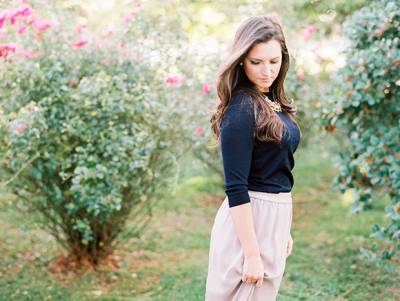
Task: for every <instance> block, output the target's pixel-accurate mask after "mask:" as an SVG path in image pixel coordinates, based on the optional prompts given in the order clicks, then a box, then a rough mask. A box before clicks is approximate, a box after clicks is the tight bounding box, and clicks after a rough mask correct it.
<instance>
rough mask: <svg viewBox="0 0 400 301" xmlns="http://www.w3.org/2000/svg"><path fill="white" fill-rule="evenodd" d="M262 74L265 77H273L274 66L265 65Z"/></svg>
mask: <svg viewBox="0 0 400 301" xmlns="http://www.w3.org/2000/svg"><path fill="white" fill-rule="evenodd" d="M261 73H262V75H263V76H267V77H270V76H271V75H272V66H271V65H269V64H264V66H263V68H262V70H261Z"/></svg>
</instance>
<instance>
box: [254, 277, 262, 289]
mask: <svg viewBox="0 0 400 301" xmlns="http://www.w3.org/2000/svg"><path fill="white" fill-rule="evenodd" d="M262 283H263V278H260V279H259V280H258V281H257V283H256V287H261V285H262Z"/></svg>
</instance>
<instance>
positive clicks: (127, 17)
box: [124, 1, 142, 22]
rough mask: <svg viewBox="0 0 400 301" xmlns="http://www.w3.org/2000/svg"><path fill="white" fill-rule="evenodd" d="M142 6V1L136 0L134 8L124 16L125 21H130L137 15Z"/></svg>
mask: <svg viewBox="0 0 400 301" xmlns="http://www.w3.org/2000/svg"><path fill="white" fill-rule="evenodd" d="M141 6H142V4H141V3H140V1H138V2H136V3H135V5H134V6H133V10H132V11H131V12H130V13H129V14H128V15H126V16H125V17H124V21H125V22H129V21H130V20H131V19H132V18H133V17H134V16H136V14H137V12H138V11H139V9H140V7H141Z"/></svg>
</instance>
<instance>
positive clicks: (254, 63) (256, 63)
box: [251, 62, 278, 65]
mask: <svg viewBox="0 0 400 301" xmlns="http://www.w3.org/2000/svg"><path fill="white" fill-rule="evenodd" d="M251 63H252V64H253V65H258V64H259V62H251ZM277 63H278V62H272V64H277Z"/></svg>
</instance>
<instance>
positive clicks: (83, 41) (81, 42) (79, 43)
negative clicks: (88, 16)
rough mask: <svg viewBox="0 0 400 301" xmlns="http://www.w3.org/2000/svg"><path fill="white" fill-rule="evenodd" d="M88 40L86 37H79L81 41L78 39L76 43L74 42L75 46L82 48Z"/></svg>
mask: <svg viewBox="0 0 400 301" xmlns="http://www.w3.org/2000/svg"><path fill="white" fill-rule="evenodd" d="M87 42H88V41H87V40H85V39H83V38H80V39H79V41H77V42H76V43H75V44H74V46H75V47H76V48H82V47H83V46H85V45H86V44H87Z"/></svg>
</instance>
